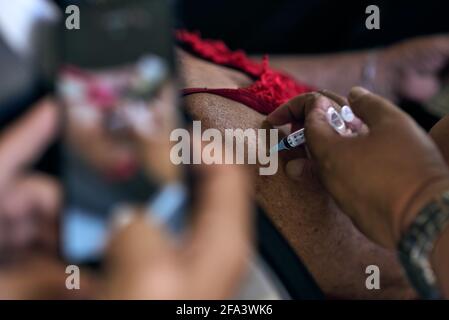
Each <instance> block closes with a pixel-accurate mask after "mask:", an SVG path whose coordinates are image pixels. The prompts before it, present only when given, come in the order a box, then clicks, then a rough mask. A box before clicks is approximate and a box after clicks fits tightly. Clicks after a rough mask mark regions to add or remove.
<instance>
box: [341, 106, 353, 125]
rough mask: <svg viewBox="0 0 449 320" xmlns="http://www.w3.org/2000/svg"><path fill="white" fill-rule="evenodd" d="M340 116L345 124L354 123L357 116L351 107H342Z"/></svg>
mask: <svg viewBox="0 0 449 320" xmlns="http://www.w3.org/2000/svg"><path fill="white" fill-rule="evenodd" d="M340 115H341V117H342V118H343V120H344V121H345V122H352V121H353V120H354V119H355V115H354V113H353V112H352V109H351V107H349V106H343V107H341V111H340Z"/></svg>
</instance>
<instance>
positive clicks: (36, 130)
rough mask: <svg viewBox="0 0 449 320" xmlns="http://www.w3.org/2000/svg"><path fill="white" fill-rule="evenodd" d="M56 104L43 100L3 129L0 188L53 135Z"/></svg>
mask: <svg viewBox="0 0 449 320" xmlns="http://www.w3.org/2000/svg"><path fill="white" fill-rule="evenodd" d="M57 120H58V114H57V109H56V106H55V105H54V104H53V103H52V102H50V100H48V99H46V100H43V101H41V102H40V103H39V104H38V105H37V106H36V107H34V108H33V109H32V110H31V111H29V112H28V113H27V114H25V115H24V116H23V117H22V118H20V119H19V120H18V121H17V122H16V123H14V124H12V125H11V127H8V128H6V129H5V130H4V131H3V133H2V135H1V137H0V168H1V170H0V189H1V188H2V187H3V186H4V185H5V184H6V182H7V181H8V179H10V178H11V177H12V176H13V175H14V174H16V173H17V171H18V170H20V169H22V168H23V167H24V166H26V165H28V164H30V163H31V162H32V161H34V160H36V158H37V157H38V156H39V155H40V153H41V152H42V151H43V149H44V148H45V147H46V146H47V145H48V144H49V143H50V141H51V139H52V138H53V137H54V136H55V134H56V130H57V123H58V121H57Z"/></svg>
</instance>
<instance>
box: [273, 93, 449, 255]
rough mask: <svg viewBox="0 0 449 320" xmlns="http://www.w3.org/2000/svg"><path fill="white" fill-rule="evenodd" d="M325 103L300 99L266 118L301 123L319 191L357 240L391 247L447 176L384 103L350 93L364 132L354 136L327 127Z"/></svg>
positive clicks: (420, 135) (424, 139)
mask: <svg viewBox="0 0 449 320" xmlns="http://www.w3.org/2000/svg"><path fill="white" fill-rule="evenodd" d="M333 104H335V101H332V100H331V99H329V98H328V97H325V96H323V95H316V94H315V95H310V94H308V95H303V96H299V97H297V98H295V99H293V100H291V101H290V102H289V103H287V104H286V105H284V106H281V107H280V108H279V109H278V110H276V111H275V112H274V113H273V114H272V115H270V116H269V118H268V120H269V121H271V122H272V123H273V122H275V123H273V124H275V125H281V124H283V123H287V122H294V121H297V119H300V118H298V116H299V117H301V116H302V117H303V118H305V130H306V131H305V135H306V141H307V148H308V150H309V152H310V155H311V157H312V159H313V160H314V161H315V163H316V165H317V167H318V171H319V176H320V178H321V181H322V183H323V184H324V186H325V187H326V189H327V190H328V191H329V192H330V194H331V195H332V196H333V197H334V199H335V200H336V202H337V204H338V205H339V207H340V208H341V209H342V211H343V212H345V213H346V214H348V215H349V216H350V217H351V218H352V220H353V222H354V223H355V224H356V225H357V226H358V227H359V229H360V230H361V231H362V232H363V233H365V235H367V236H368V237H370V238H371V239H372V240H374V241H376V242H378V243H380V244H382V245H384V246H386V247H390V248H394V247H395V246H396V244H397V241H398V240H399V238H400V235H401V234H402V232H403V231H405V229H406V228H407V226H408V225H409V223H410V222H411V221H412V220H413V218H414V216H415V215H416V214H417V212H418V210H420V209H421V208H422V206H423V205H425V203H426V202H427V201H429V199H430V198H431V197H432V196H434V195H435V193H436V192H440V191H442V190H447V189H449V170H448V168H447V166H446V164H445V162H444V160H443V158H442V156H441V154H440V152H439V151H438V149H437V147H436V146H435V144H434V143H433V142H432V141H431V139H430V138H429V137H428V136H427V135H426V133H425V132H424V131H423V130H421V129H420V128H419V127H418V126H417V125H416V123H415V122H414V121H413V120H412V119H411V118H410V117H409V116H408V115H406V114H405V113H403V112H402V111H400V110H399V109H398V108H397V107H395V106H394V105H393V104H391V103H390V102H389V101H387V100H385V99H383V98H381V97H379V96H377V95H374V94H372V93H370V92H368V91H366V90H364V89H362V88H353V89H352V90H351V93H350V95H349V104H350V106H351V108H352V109H353V111H354V113H355V114H356V115H357V116H358V117H359V118H360V119H361V120H362V121H363V122H364V123H365V124H366V125H367V127H368V129H367V130H364V131H363V132H361V134H360V135H359V136H356V137H342V136H340V135H339V134H338V133H336V132H335V131H334V130H333V129H332V128H331V126H330V125H329V124H328V122H327V118H326V111H327V109H328V107H329V106H330V105H333ZM289 115H290V116H289ZM289 117H290V118H289ZM273 120H274V121H273Z"/></svg>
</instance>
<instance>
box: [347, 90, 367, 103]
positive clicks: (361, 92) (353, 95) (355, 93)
mask: <svg viewBox="0 0 449 320" xmlns="http://www.w3.org/2000/svg"><path fill="white" fill-rule="evenodd" d="M367 93H370V92H369V91H368V90H366V89H365V88H362V87H353V88H352V89H351V91H349V96H348V100H349V102H351V101H354V100H355V99H357V98H359V97H361V96H363V95H365V94H367Z"/></svg>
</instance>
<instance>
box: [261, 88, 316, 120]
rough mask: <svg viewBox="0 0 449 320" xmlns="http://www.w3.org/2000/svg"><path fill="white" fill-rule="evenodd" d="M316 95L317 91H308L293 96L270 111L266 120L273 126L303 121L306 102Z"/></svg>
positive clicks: (313, 98)
mask: <svg viewBox="0 0 449 320" xmlns="http://www.w3.org/2000/svg"><path fill="white" fill-rule="evenodd" d="M317 96H319V94H318V93H316V92H310V93H305V94H301V95H299V96H297V97H294V98H293V99H291V100H289V101H287V102H286V103H284V104H283V105H281V106H280V107H279V108H277V109H276V110H274V111H273V112H272V113H270V114H269V115H268V117H267V121H268V122H270V123H271V124H272V125H275V126H280V125H283V124H287V123H292V122H298V121H304V112H305V106H306V104H307V103H310V102H312V101H313V100H315V99H316V97H317Z"/></svg>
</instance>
